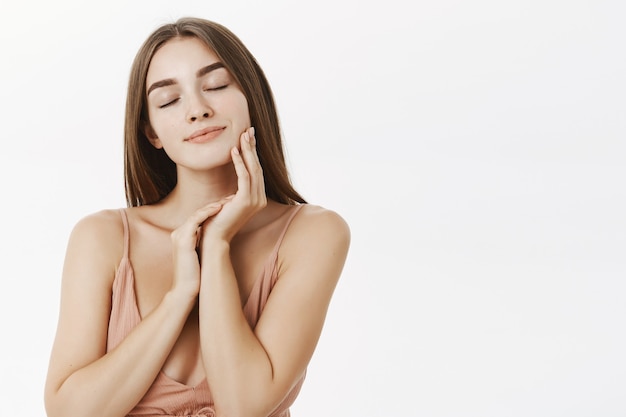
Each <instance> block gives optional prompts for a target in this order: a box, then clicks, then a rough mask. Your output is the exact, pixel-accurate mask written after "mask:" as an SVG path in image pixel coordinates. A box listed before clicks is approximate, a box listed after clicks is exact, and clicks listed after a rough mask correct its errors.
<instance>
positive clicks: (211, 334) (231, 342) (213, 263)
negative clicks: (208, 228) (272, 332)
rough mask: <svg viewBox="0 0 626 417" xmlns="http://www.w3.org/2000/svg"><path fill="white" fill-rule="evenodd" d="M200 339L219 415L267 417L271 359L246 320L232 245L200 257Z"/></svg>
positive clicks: (211, 249) (221, 245) (220, 245)
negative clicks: (233, 265)
mask: <svg viewBox="0 0 626 417" xmlns="http://www.w3.org/2000/svg"><path fill="white" fill-rule="evenodd" d="M202 264H203V267H202V272H201V279H202V284H201V288H200V340H201V346H202V355H203V360H204V366H205V369H206V374H207V379H208V382H209V385H210V386H211V391H212V394H213V397H214V399H215V405H216V408H217V411H218V412H220V413H223V414H224V415H226V416H229V415H246V416H254V415H267V413H268V412H269V411H271V409H272V408H273V407H274V405H275V404H274V403H275V402H277V401H278V400H273V399H272V395H271V394H270V392H269V391H270V390H269V389H270V388H271V387H272V383H273V369H272V363H271V360H270V357H269V356H268V354H267V352H266V351H265V349H264V348H263V346H262V345H261V343H260V342H259V340H258V339H257V337H256V336H255V334H254V332H253V331H252V329H251V328H250V325H249V324H248V322H247V321H246V318H245V316H244V314H243V310H242V307H241V300H240V295H239V288H238V284H237V280H236V277H235V273H234V270H233V267H232V263H231V260H230V254H229V245H228V243H226V242H223V241H219V242H213V243H212V244H211V245H210V247H208V248H206V249H205V251H204V253H203V258H202Z"/></svg>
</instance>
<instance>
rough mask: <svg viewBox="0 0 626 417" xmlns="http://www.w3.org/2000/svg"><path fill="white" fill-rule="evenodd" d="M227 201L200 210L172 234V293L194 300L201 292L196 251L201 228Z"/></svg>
mask: <svg viewBox="0 0 626 417" xmlns="http://www.w3.org/2000/svg"><path fill="white" fill-rule="evenodd" d="M225 201H227V200H226V199H225V200H222V201H218V202H216V203H211V204H208V205H206V206H204V207H201V208H199V209H198V210H196V211H195V212H194V213H193V214H192V215H191V216H190V217H189V218H188V219H187V220H186V221H185V222H184V223H183V224H182V225H180V226H179V227H178V228H177V229H176V230H174V231H173V232H172V234H171V239H172V251H173V253H172V255H173V262H174V280H173V283H172V291H180V293H181V294H184V295H186V296H188V297H190V298H194V297H195V296H196V295H198V293H199V292H200V262H199V258H198V252H197V251H196V249H197V247H198V241H199V238H200V228H201V226H202V224H203V223H204V222H205V221H207V219H209V218H211V217H212V216H215V215H216V214H217V213H219V211H220V210H221V209H222V206H223V205H224V203H225Z"/></svg>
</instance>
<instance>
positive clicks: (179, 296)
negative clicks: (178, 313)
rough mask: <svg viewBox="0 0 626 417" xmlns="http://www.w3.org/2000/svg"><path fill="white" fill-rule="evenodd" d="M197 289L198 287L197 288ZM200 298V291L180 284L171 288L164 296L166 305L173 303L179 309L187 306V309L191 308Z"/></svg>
mask: <svg viewBox="0 0 626 417" xmlns="http://www.w3.org/2000/svg"><path fill="white" fill-rule="evenodd" d="M196 289H197V288H196ZM197 298H198V291H195V290H193V289H188V288H183V287H182V286H180V285H178V286H175V287H173V288H172V289H170V290H169V291H168V292H167V293H166V294H165V296H164V297H163V302H164V303H165V304H166V305H172V306H174V307H175V308H177V309H180V308H181V307H183V306H184V307H185V308H186V309H187V310H191V309H192V308H193V306H194V305H195V303H196V300H197Z"/></svg>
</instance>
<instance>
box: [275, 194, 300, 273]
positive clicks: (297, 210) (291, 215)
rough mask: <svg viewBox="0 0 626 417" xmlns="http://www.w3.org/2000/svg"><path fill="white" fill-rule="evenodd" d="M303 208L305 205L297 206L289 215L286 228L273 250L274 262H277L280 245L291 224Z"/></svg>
mask: <svg viewBox="0 0 626 417" xmlns="http://www.w3.org/2000/svg"><path fill="white" fill-rule="evenodd" d="M302 207H304V204H298V205H297V206H295V208H294V209H292V210H291V214H290V215H289V218H288V219H287V221H286V222H285V227H284V228H283V230H282V231H281V232H280V235H278V239H277V240H276V245H274V249H273V250H272V258H273V260H272V262H275V259H276V255H277V254H278V249H280V245H281V243H283V238H284V237H285V235H286V234H287V229H289V225H290V224H291V221H292V220H293V218H294V217H296V214H298V212H299V211H300V209H301V208H302Z"/></svg>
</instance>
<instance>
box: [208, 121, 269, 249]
mask: <svg viewBox="0 0 626 417" xmlns="http://www.w3.org/2000/svg"><path fill="white" fill-rule="evenodd" d="M240 148H241V151H240V150H239V149H237V147H234V148H233V149H232V150H231V152H230V154H231V157H232V160H233V164H234V166H235V172H236V173H237V193H236V194H235V195H234V197H233V198H232V199H230V200H227V201H226V202H225V203H224V206H223V207H222V209H221V210H220V211H219V213H218V214H217V215H215V217H213V218H211V219H210V221H207V222H205V223H204V225H203V227H202V228H203V235H202V240H203V242H206V241H207V240H211V239H218V240H223V241H225V242H230V241H231V239H232V238H233V237H234V236H235V235H236V234H237V232H238V231H239V230H240V229H241V227H242V226H243V225H244V224H246V223H247V222H248V220H250V219H251V218H252V217H253V216H254V215H255V214H256V213H258V212H259V211H261V210H262V209H263V208H264V207H265V206H266V205H267V197H266V195H265V182H264V180H263V170H262V168H261V163H260V162H259V157H258V155H257V151H256V139H255V137H254V128H253V127H251V128H249V129H247V130H246V131H245V132H243V133H242V134H241V137H240ZM203 245H204V243H203Z"/></svg>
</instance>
